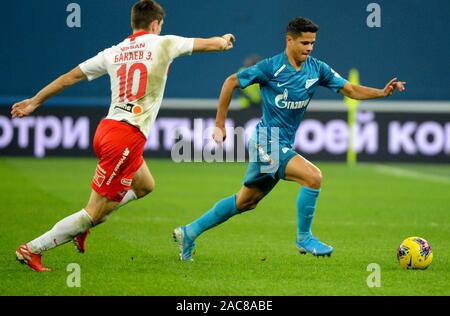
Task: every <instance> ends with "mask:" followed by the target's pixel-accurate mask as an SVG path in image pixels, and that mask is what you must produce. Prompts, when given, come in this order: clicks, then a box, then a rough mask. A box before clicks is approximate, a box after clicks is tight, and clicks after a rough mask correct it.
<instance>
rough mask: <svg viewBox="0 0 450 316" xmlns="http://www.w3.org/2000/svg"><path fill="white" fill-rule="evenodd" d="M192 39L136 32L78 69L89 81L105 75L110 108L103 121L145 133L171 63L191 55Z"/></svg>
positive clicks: (152, 120)
mask: <svg viewBox="0 0 450 316" xmlns="http://www.w3.org/2000/svg"><path fill="white" fill-rule="evenodd" d="M193 47H194V39H193V38H185V37H180V36H175V35H165V36H159V35H154V34H149V33H147V32H139V33H135V34H133V35H131V36H129V37H128V38H127V39H125V40H124V41H123V42H121V43H119V44H117V45H115V46H112V47H111V48H107V49H105V50H104V51H102V52H100V53H98V54H97V56H95V57H93V58H91V59H88V60H86V61H85V62H83V63H81V64H80V65H79V66H80V68H81V71H83V73H84V74H85V75H86V77H87V78H88V80H89V81H91V80H94V79H97V78H98V77H100V76H102V75H104V74H106V73H108V75H109V77H110V79H111V106H110V108H109V112H108V116H107V118H109V119H113V120H117V121H123V120H125V121H127V122H129V123H130V124H132V125H134V126H136V127H138V128H139V129H140V130H141V132H142V133H143V134H144V135H145V136H146V137H148V133H149V132H150V129H151V127H152V125H153V123H154V121H155V119H156V116H157V115H158V111H159V108H160V106H161V102H162V98H163V94H164V88H165V86H166V81H167V72H168V70H169V66H170V64H171V63H172V61H173V60H174V59H175V58H177V57H179V56H183V55H190V54H192V50H193Z"/></svg>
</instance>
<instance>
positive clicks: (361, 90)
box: [339, 78, 406, 100]
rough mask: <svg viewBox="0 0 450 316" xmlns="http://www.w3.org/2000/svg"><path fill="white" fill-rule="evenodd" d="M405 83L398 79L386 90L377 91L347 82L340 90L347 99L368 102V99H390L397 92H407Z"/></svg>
mask: <svg viewBox="0 0 450 316" xmlns="http://www.w3.org/2000/svg"><path fill="white" fill-rule="evenodd" d="M405 84H406V82H404V81H398V80H397V78H394V79H392V80H391V81H389V82H388V83H387V84H386V86H385V87H384V89H375V88H370V87H365V86H359V85H354V84H351V83H350V82H347V83H346V84H345V85H344V86H343V87H342V88H341V89H340V90H339V92H341V93H342V94H343V95H345V96H346V97H349V98H352V99H356V100H368V99H376V98H384V97H389V96H390V95H392V93H394V91H395V90H398V91H400V92H403V91H405Z"/></svg>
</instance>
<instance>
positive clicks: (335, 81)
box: [319, 62, 347, 92]
mask: <svg viewBox="0 0 450 316" xmlns="http://www.w3.org/2000/svg"><path fill="white" fill-rule="evenodd" d="M346 83H347V80H346V79H344V78H342V77H341V75H339V74H338V73H337V72H336V71H334V69H333V68H331V67H330V66H328V65H327V64H326V63H324V62H320V83H319V84H320V85H321V86H324V87H327V88H328V89H330V90H332V91H334V92H339V89H341V88H342V87H343V86H344V85H345V84H346Z"/></svg>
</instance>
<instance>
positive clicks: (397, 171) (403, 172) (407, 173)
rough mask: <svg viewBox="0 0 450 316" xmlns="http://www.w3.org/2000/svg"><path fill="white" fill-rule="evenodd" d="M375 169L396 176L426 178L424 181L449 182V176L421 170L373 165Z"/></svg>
mask: <svg viewBox="0 0 450 316" xmlns="http://www.w3.org/2000/svg"><path fill="white" fill-rule="evenodd" d="M375 171H377V172H379V173H385V174H390V175H393V176H397V177H402V178H412V179H418V180H426V181H432V182H439V183H446V184H448V183H450V178H449V177H442V176H437V175H433V174H427V173H423V172H418V171H413V170H408V169H402V168H398V167H391V166H385V165H375Z"/></svg>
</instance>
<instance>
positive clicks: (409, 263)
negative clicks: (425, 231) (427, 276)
mask: <svg viewBox="0 0 450 316" xmlns="http://www.w3.org/2000/svg"><path fill="white" fill-rule="evenodd" d="M397 259H398V262H399V263H400V266H401V267H402V268H404V269H420V270H424V269H426V268H428V267H429V266H430V264H431V261H433V251H432V250H431V246H430V244H429V243H428V241H426V240H425V239H423V238H421V237H409V238H406V239H405V240H403V242H402V243H401V244H400V246H399V247H398V249H397Z"/></svg>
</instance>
